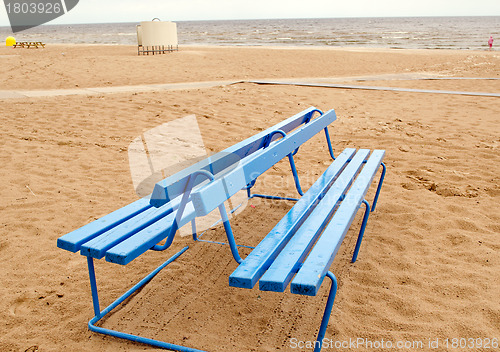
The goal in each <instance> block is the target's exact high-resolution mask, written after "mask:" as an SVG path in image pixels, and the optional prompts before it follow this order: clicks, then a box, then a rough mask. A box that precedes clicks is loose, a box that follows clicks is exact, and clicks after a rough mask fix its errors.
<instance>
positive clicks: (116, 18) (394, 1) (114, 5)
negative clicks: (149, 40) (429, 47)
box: [0, 0, 500, 26]
mask: <svg viewBox="0 0 500 352" xmlns="http://www.w3.org/2000/svg"><path fill="white" fill-rule="evenodd" d="M392 16H500V0H342V1H340V0H305V1H299V0H252V1H249V0H244V1H243V0H80V2H79V3H78V5H77V6H76V7H75V8H74V9H73V10H71V11H70V12H69V13H68V14H66V15H64V16H61V17H60V18H58V19H56V20H54V21H52V22H50V24H76V23H102V22H140V21H149V20H151V19H153V18H154V17H158V18H160V19H161V20H164V21H167V20H169V21H185V20H218V19H257V18H259V19H260V18H323V17H392ZM0 26H9V21H8V17H7V11H6V9H5V7H4V6H1V8H0Z"/></svg>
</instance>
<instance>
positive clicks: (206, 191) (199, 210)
mask: <svg viewBox="0 0 500 352" xmlns="http://www.w3.org/2000/svg"><path fill="white" fill-rule="evenodd" d="M336 118H337V116H336V115H335V111H333V110H330V111H328V112H326V113H325V114H323V115H322V116H320V117H317V118H315V119H314V120H312V121H311V122H309V123H308V124H306V125H304V126H301V127H299V128H298V129H296V130H295V131H293V132H291V133H290V134H289V135H287V136H286V137H285V138H283V139H282V140H280V141H279V142H278V143H275V144H271V145H270V146H269V147H268V148H266V149H263V150H262V151H261V152H259V153H258V154H257V155H256V156H252V157H249V158H246V159H244V160H242V162H241V163H240V165H238V167H236V168H235V169H234V170H231V171H230V172H229V173H227V174H226V175H225V176H223V177H221V178H219V179H215V180H214V181H212V182H210V183H209V184H207V185H205V186H204V187H202V188H200V189H198V190H196V191H194V192H193V194H192V200H193V204H194V207H195V209H196V214H197V215H198V216H204V215H206V214H209V213H210V212H211V211H212V210H214V209H215V208H216V207H218V206H219V204H221V203H222V202H224V201H226V200H227V199H229V198H230V197H232V196H233V195H234V194H236V193H237V192H238V191H240V190H241V189H242V188H244V187H245V186H246V185H248V184H249V183H250V182H252V181H253V180H255V179H256V178H257V177H258V176H260V175H261V174H262V173H264V172H265V171H267V170H268V169H269V168H271V167H272V166H273V165H275V164H276V163H277V162H278V161H279V160H281V159H283V158H284V157H285V156H287V155H288V154H290V153H292V152H293V151H294V150H295V149H297V148H298V147H300V146H301V145H302V144H303V143H305V142H306V141H307V140H309V139H310V138H312V137H313V136H314V135H316V134H317V133H318V132H320V131H322V130H323V129H324V128H325V127H327V126H328V125H329V124H330V123H332V122H333V121H335V120H336Z"/></svg>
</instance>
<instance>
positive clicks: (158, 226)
mask: <svg viewBox="0 0 500 352" xmlns="http://www.w3.org/2000/svg"><path fill="white" fill-rule="evenodd" d="M176 215H177V211H174V212H173V213H171V214H169V215H167V216H165V217H164V218H163V219H160V220H158V221H157V222H155V223H154V224H152V225H151V226H149V227H147V228H145V229H143V230H141V231H139V232H137V233H136V234H134V235H133V236H131V237H129V238H127V239H126V240H124V241H123V242H120V243H119V244H117V245H116V246H114V247H113V248H110V249H108V250H107V251H106V260H107V261H108V262H111V263H116V264H122V265H125V264H128V263H130V262H131V261H132V260H134V259H135V258H137V257H138V256H140V255H141V254H142V253H144V252H146V251H147V250H148V249H150V248H151V247H153V246H154V245H155V244H157V243H158V242H160V241H162V240H163V239H165V238H166V237H167V236H168V234H169V233H170V228H171V227H172V225H173V222H174V218H175V216H176ZM195 216H196V215H195V212H194V208H193V205H192V203H188V204H187V205H186V208H185V209H184V212H183V213H182V219H181V220H180V221H179V227H181V226H183V225H185V224H187V223H189V222H190V221H191V220H193V219H194V218H195Z"/></svg>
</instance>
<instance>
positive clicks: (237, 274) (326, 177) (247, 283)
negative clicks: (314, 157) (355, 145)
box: [229, 149, 355, 288]
mask: <svg viewBox="0 0 500 352" xmlns="http://www.w3.org/2000/svg"><path fill="white" fill-rule="evenodd" d="M354 153H355V149H346V150H344V151H343V152H342V153H341V154H340V155H339V156H338V157H337V159H335V161H334V162H333V163H332V164H331V165H330V166H329V167H328V168H327V169H326V171H325V172H324V173H323V174H322V175H321V176H320V177H319V178H318V180H317V181H316V182H315V183H314V184H313V185H312V186H311V187H310V188H309V190H308V191H307V192H306V194H304V196H302V197H301V198H300V199H299V201H298V202H297V203H296V204H295V205H294V206H293V208H292V209H290V211H289V212H288V213H287V214H286V215H285V216H284V217H283V219H281V220H280V222H279V223H278V224H277V225H276V226H275V227H274V228H273V229H272V230H271V232H269V234H268V235H267V236H266V237H265V238H264V239H263V240H262V241H261V242H260V243H259V244H258V245H257V247H255V249H254V250H253V251H252V252H251V253H250V254H249V255H248V256H247V257H246V258H245V260H244V261H243V263H241V264H240V265H239V266H238V267H237V268H236V270H235V271H234V272H233V273H232V274H231V275H230V276H229V285H230V286H234V287H242V288H252V287H253V286H254V285H255V283H256V282H257V280H258V279H259V278H260V277H261V276H262V274H263V273H264V272H265V271H266V270H267V268H269V266H270V265H271V263H272V262H273V260H274V259H275V258H276V256H277V255H278V254H279V252H280V251H281V250H282V249H283V248H284V247H285V245H286V243H287V242H288V241H289V239H290V237H291V236H292V235H293V234H294V232H295V231H296V230H297V229H298V228H299V227H300V225H302V223H303V221H304V220H305V218H306V217H307V216H308V215H309V214H310V212H311V211H312V210H313V206H311V205H314V204H317V203H318V201H319V200H320V199H321V198H322V197H323V196H324V194H325V193H326V191H327V189H328V188H329V187H330V185H331V184H332V182H333V180H334V179H335V177H337V176H338V174H339V173H340V172H341V171H342V170H343V169H344V167H345V165H346V163H347V162H348V160H349V159H350V158H351V157H352V155H353V154H354Z"/></svg>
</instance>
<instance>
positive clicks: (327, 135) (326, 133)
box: [325, 127, 335, 160]
mask: <svg viewBox="0 0 500 352" xmlns="http://www.w3.org/2000/svg"><path fill="white" fill-rule="evenodd" d="M325 136H326V144H327V145H328V151H329V152H330V156H331V157H332V159H333V160H335V155H333V148H332V142H331V141H330V134H329V133H328V127H325Z"/></svg>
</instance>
